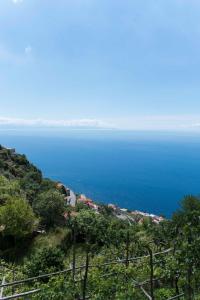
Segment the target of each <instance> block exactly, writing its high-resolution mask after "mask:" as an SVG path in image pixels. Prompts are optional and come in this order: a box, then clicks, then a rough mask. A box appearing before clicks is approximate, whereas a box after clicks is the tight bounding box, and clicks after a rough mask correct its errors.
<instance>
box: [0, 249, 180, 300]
mask: <svg viewBox="0 0 200 300" xmlns="http://www.w3.org/2000/svg"><path fill="white" fill-rule="evenodd" d="M171 250H172V249H171V248H168V249H165V250H163V251H160V252H156V253H152V255H151V254H150V253H149V254H148V255H144V256H138V257H130V258H128V257H126V258H124V259H118V260H111V261H108V262H105V263H102V264H98V265H97V264H89V259H88V257H87V260H86V264H85V265H81V266H78V267H74V266H72V267H71V268H68V269H65V270H62V271H57V272H52V273H47V274H42V275H38V276H35V277H30V278H26V279H22V280H16V281H12V282H6V281H5V276H4V278H3V281H2V284H1V285H0V291H1V294H0V296H1V297H0V299H1V300H10V299H18V298H23V297H26V296H28V295H32V294H36V293H39V292H40V291H41V289H40V288H37V289H31V290H29V291H26V292H22V293H18V294H13V295H10V296H5V297H4V296H3V291H4V289H5V288H7V287H13V286H17V285H23V284H26V283H30V282H34V281H38V280H40V279H45V278H51V277H54V276H58V275H62V274H67V273H72V275H73V279H74V273H75V272H76V271H81V270H84V271H85V272H84V277H83V297H82V298H80V299H82V300H85V299H89V297H88V296H86V286H87V277H88V273H89V270H90V269H91V268H101V267H105V266H109V265H114V264H122V263H124V264H125V265H126V266H127V265H128V263H130V262H134V261H138V260H142V259H146V258H150V260H152V258H153V257H155V256H158V255H165V254H168V253H169V252H170V251H171ZM111 275H116V272H115V273H112V274H104V275H102V277H103V276H111ZM159 279H160V278H158V279H155V278H153V281H156V280H159ZM150 281H151V279H150V280H145V281H143V282H137V281H136V280H133V285H134V287H136V288H139V289H140V290H141V291H142V292H143V294H144V296H145V297H146V298H147V299H149V300H154V299H155V298H154V295H153V293H151V295H149V294H148V292H147V291H146V290H145V288H144V286H145V285H146V284H148V283H150ZM183 296H184V293H181V294H179V295H176V296H174V297H172V298H169V299H168V300H173V299H180V298H182V297H183Z"/></svg>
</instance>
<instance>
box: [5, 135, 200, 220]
mask: <svg viewBox="0 0 200 300" xmlns="http://www.w3.org/2000/svg"><path fill="white" fill-rule="evenodd" d="M0 144H2V145H4V146H7V147H14V148H16V151H17V152H19V153H24V154H26V156H27V157H28V159H29V160H30V161H32V162H33V163H34V164H35V165H36V166H38V167H39V168H40V169H41V170H42V172H43V174H44V176H45V177H49V178H52V179H55V180H58V181H61V182H63V183H65V184H66V185H67V186H69V187H70V188H71V189H73V190H74V191H75V192H77V193H84V194H86V195H87V196H88V197H90V198H92V199H93V200H96V201H99V202H105V203H114V204H118V205H119V206H120V207H125V208H129V209H137V210H142V211H146V212H150V213H155V214H162V215H165V216H171V214H172V213H173V212H174V211H175V210H176V209H177V208H178V207H179V202H180V200H181V199H182V198H183V197H184V196H185V195H187V194H194V195H199V194H200V135H199V134H191V133H187V134H183V133H169V132H168V133H162V132H159V133H156V132H132V131H112V130H107V131H106V130H65V131H64V130H61V131H55V130H48V131H42V130H40V131H39V130H38V131H30V130H15V131H14V130H1V131H0Z"/></svg>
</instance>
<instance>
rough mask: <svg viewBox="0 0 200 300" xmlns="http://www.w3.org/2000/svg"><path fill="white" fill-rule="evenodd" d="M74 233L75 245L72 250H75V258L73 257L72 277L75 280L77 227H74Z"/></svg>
mask: <svg viewBox="0 0 200 300" xmlns="http://www.w3.org/2000/svg"><path fill="white" fill-rule="evenodd" d="M72 234H73V247H72V252H73V254H72V255H73V258H72V277H73V281H74V280H75V273H76V231H75V228H73V231H72Z"/></svg>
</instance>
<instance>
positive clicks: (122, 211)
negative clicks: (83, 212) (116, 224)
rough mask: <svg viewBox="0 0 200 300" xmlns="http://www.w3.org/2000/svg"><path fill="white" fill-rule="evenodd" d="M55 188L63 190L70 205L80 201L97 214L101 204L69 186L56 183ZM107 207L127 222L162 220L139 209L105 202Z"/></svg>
mask: <svg viewBox="0 0 200 300" xmlns="http://www.w3.org/2000/svg"><path fill="white" fill-rule="evenodd" d="M57 188H58V189H59V190H61V191H62V192H63V194H64V195H65V201H66V202H67V204H68V205H69V206H71V207H74V208H75V207H76V205H77V204H79V203H82V204H83V205H85V206H87V207H88V208H90V209H91V210H94V211H95V212H96V213H97V214H98V213H99V212H100V210H101V206H100V205H98V204H97V203H95V202H94V201H93V200H92V199H90V198H88V197H87V196H86V195H84V194H75V193H74V192H73V191H72V190H71V189H70V188H68V187H66V186H65V185H64V184H62V183H60V182H59V183H57ZM105 205H107V207H108V208H109V209H111V211H112V213H113V215H115V216H116V217H117V218H118V219H121V220H124V221H125V220H127V221H128V222H132V223H138V224H143V223H144V221H145V220H146V219H147V218H149V219H150V220H151V221H152V222H153V223H155V224H159V223H160V222H161V221H163V220H164V218H163V217H162V216H157V215H155V214H150V213H146V212H142V211H139V210H133V211H132V210H128V209H126V208H120V207H118V206H117V205H115V204H112V203H110V204H105Z"/></svg>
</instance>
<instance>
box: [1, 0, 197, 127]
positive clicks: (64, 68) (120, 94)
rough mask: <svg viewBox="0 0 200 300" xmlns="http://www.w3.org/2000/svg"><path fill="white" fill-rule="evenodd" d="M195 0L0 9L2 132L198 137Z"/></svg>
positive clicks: (26, 1)
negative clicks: (43, 129) (70, 130)
mask: <svg viewBox="0 0 200 300" xmlns="http://www.w3.org/2000/svg"><path fill="white" fill-rule="evenodd" d="M199 20H200V2H199V1H198V0H167V1H166V0H146V1H145V0H42V1H41V0H1V1H0V126H1V127H2V126H7V125H9V126H19V125H23V126H36V127H37V126H58V127H59V126H61V127H62V126H67V127H68V126H89V127H104V126H105V127H116V128H129V129H153V130H164V129H165V130H199V128H200V22H199Z"/></svg>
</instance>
